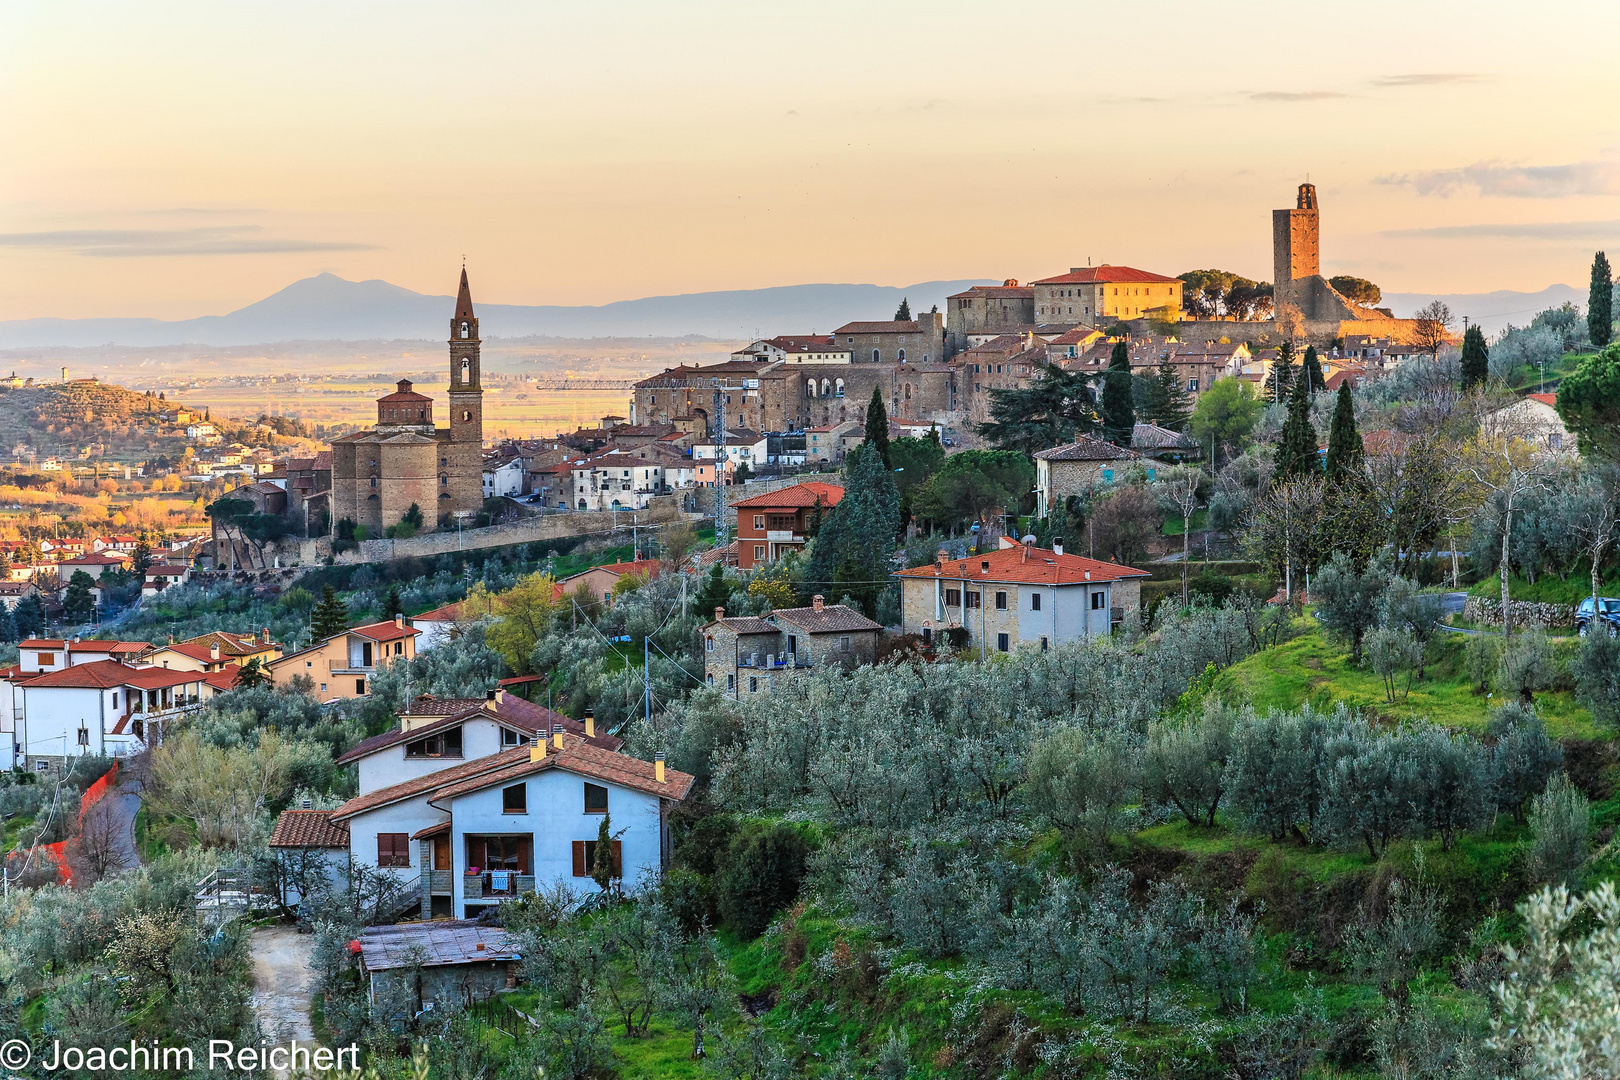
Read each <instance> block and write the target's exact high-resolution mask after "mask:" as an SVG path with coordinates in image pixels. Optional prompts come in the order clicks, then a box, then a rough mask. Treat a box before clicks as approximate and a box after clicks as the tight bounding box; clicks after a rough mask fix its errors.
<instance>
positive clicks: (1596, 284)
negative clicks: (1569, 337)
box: [1586, 251, 1614, 349]
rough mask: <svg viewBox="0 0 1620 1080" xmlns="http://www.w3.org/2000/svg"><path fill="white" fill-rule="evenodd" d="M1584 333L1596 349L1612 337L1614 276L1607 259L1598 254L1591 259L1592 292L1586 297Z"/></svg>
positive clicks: (1605, 256) (1602, 254)
mask: <svg viewBox="0 0 1620 1080" xmlns="http://www.w3.org/2000/svg"><path fill="white" fill-rule="evenodd" d="M1586 333H1587V336H1588V337H1590V338H1591V339H1592V344H1593V345H1596V346H1597V347H1598V348H1600V349H1601V348H1602V347H1603V346H1605V345H1607V344H1608V343H1609V339H1610V338H1611V337H1612V336H1613V335H1614V275H1613V274H1611V273H1610V272H1609V257H1608V256H1607V255H1605V254H1604V253H1603V252H1601V251H1600V252H1598V253H1597V254H1596V255H1595V256H1593V257H1592V290H1591V292H1589V293H1588V294H1587V297H1586Z"/></svg>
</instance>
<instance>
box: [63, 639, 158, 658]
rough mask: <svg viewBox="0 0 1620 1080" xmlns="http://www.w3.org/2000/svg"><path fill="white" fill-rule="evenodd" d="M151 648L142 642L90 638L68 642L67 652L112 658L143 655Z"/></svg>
mask: <svg viewBox="0 0 1620 1080" xmlns="http://www.w3.org/2000/svg"><path fill="white" fill-rule="evenodd" d="M151 647H152V646H150V645H148V644H147V643H146V642H144V641H111V640H108V639H105V638H90V639H88V640H86V641H70V642H68V646H67V650H68V652H70V653H76V652H78V653H109V654H111V655H113V656H129V655H133V654H137V653H143V652H145V651H146V650H147V649H150V648H151Z"/></svg>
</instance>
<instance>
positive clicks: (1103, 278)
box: [1032, 263, 1181, 285]
mask: <svg viewBox="0 0 1620 1080" xmlns="http://www.w3.org/2000/svg"><path fill="white" fill-rule="evenodd" d="M1102 282H1107V283H1108V284H1115V283H1118V284H1121V285H1126V284H1129V285H1179V284H1181V279H1180V278H1173V277H1165V276H1164V275H1163V274H1153V273H1149V272H1148V271H1146V270H1138V269H1136V268H1135V267H1133V266H1109V265H1108V264H1107V263H1103V264H1102V265H1101V266H1084V267H1080V268H1078V269H1075V270H1070V271H1069V272H1068V273H1067V274H1059V275H1058V276H1057V277H1049V278H1041V280H1039V281H1036V282H1033V283H1032V284H1035V285H1091V284H1098V283H1102Z"/></svg>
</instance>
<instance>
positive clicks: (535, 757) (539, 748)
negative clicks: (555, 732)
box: [529, 732, 546, 764]
mask: <svg viewBox="0 0 1620 1080" xmlns="http://www.w3.org/2000/svg"><path fill="white" fill-rule="evenodd" d="M544 760H546V736H545V733H544V732H542V733H541V735H540V737H539V738H538V739H536V740H535V741H534V743H533V744H532V745H531V746H530V747H529V762H530V763H531V764H533V763H534V762H536V761H544Z"/></svg>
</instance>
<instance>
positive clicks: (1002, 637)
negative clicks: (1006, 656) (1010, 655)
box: [996, 634, 1007, 652]
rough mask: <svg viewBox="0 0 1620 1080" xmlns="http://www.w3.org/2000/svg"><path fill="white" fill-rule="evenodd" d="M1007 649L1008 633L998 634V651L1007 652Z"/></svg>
mask: <svg viewBox="0 0 1620 1080" xmlns="http://www.w3.org/2000/svg"><path fill="white" fill-rule="evenodd" d="M1006 651H1007V635H1006V634H997V635H996V652H1006Z"/></svg>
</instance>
